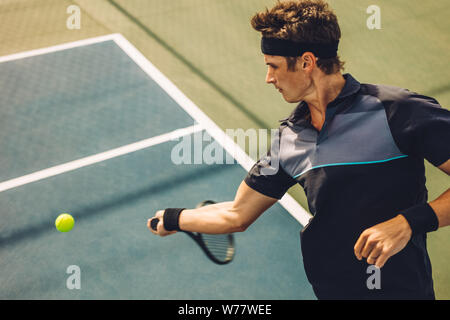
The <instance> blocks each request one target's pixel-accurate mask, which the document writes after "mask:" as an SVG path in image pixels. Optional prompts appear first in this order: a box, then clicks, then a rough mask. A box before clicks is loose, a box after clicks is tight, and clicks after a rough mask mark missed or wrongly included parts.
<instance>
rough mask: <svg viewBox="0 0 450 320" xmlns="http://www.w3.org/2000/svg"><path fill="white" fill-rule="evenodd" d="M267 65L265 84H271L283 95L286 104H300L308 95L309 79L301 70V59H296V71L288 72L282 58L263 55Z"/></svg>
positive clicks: (284, 60)
mask: <svg viewBox="0 0 450 320" xmlns="http://www.w3.org/2000/svg"><path fill="white" fill-rule="evenodd" d="M264 62H265V63H266V65H267V75H266V82H267V83H271V84H273V85H274V86H275V88H276V89H278V91H279V92H280V93H281V94H282V95H283V98H284V100H286V101H287V102H290V103H293V102H300V101H302V100H304V97H305V96H306V95H307V94H308V93H309V91H310V90H308V89H310V86H311V79H310V77H309V76H308V75H307V73H306V72H305V71H304V70H303V69H302V68H301V64H302V62H301V59H297V62H296V71H290V70H288V66H287V61H286V58H285V57H282V56H271V55H264Z"/></svg>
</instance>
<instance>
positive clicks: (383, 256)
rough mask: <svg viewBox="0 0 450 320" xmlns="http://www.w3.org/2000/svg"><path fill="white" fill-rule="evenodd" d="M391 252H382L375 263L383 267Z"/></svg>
mask: <svg viewBox="0 0 450 320" xmlns="http://www.w3.org/2000/svg"><path fill="white" fill-rule="evenodd" d="M390 257H391V256H390V254H388V253H387V252H386V253H382V254H381V255H380V256H379V257H378V259H377V261H376V262H375V263H374V264H375V265H376V266H377V267H378V268H382V267H383V266H384V264H385V263H386V261H387V260H388V259H389V258H390Z"/></svg>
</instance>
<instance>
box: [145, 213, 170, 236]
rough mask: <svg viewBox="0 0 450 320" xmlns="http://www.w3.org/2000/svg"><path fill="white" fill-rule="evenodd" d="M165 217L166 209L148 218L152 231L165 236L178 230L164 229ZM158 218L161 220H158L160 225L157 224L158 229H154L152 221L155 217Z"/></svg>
mask: <svg viewBox="0 0 450 320" xmlns="http://www.w3.org/2000/svg"><path fill="white" fill-rule="evenodd" d="M163 217H164V210H159V211H157V212H156V214H155V216H154V217H153V218H150V219H148V220H147V228H148V229H149V230H150V231H151V232H152V233H154V234H156V235H159V236H161V237H165V236H168V235H169V234H174V233H176V231H167V230H166V229H164V222H163ZM156 218H157V219H158V220H159V222H158V225H157V226H156V230H153V229H152V226H151V222H152V220H153V219H156Z"/></svg>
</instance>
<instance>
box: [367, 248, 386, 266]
mask: <svg viewBox="0 0 450 320" xmlns="http://www.w3.org/2000/svg"><path fill="white" fill-rule="evenodd" d="M382 251H383V247H382V246H381V245H376V246H375V247H374V248H373V249H372V251H371V252H370V253H369V254H368V256H367V263H368V264H375V261H377V259H378V257H379V256H380V255H381V252H382Z"/></svg>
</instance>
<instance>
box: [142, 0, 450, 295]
mask: <svg viewBox="0 0 450 320" xmlns="http://www.w3.org/2000/svg"><path fill="white" fill-rule="evenodd" d="M251 24H252V26H253V28H254V29H255V30H257V31H258V32H260V33H261V35H262V40H261V48H262V53H263V54H264V61H265V63H266V65H267V69H268V70H267V76H266V82H267V83H268V84H271V85H273V86H274V87H275V89H276V90H278V91H279V92H280V94H281V95H282V96H283V98H284V100H285V101H287V102H290V103H292V102H296V103H298V105H297V107H296V108H295V110H293V112H292V113H291V115H290V116H289V117H288V118H286V119H284V120H282V122H281V125H280V128H279V137H278V139H279V140H278V141H277V142H278V143H273V144H272V145H274V146H275V147H274V148H272V149H271V150H269V152H268V153H267V155H266V156H265V157H263V158H262V159H260V160H259V161H257V162H256V164H255V165H254V166H253V168H252V169H251V170H250V172H249V173H248V175H247V176H246V177H245V179H244V181H243V182H242V183H241V185H240V186H239V188H238V190H237V193H236V197H235V199H234V201H230V202H224V203H218V204H215V205H211V206H207V207H203V208H199V209H194V210H187V209H186V210H183V209H181V208H179V209H177V208H170V209H168V210H164V211H163V210H161V211H158V212H157V213H156V215H155V217H157V218H159V219H160V222H159V224H158V228H157V231H152V232H154V233H155V234H158V235H160V236H165V235H168V234H172V233H174V232H176V231H177V230H187V231H196V232H203V233H229V232H241V231H244V230H246V229H247V228H248V227H249V226H250V225H251V224H252V223H253V222H254V221H255V220H256V219H257V218H258V217H259V216H260V215H261V214H262V213H263V212H264V211H265V210H267V209H268V208H269V207H270V206H272V205H273V204H274V203H275V202H276V201H277V200H278V199H280V198H281V197H282V196H283V195H284V194H285V193H286V192H287V190H288V189H289V188H290V187H291V186H293V185H294V184H296V183H299V184H300V185H301V186H302V187H303V188H304V190H305V193H306V196H307V199H308V205H309V210H310V212H311V213H312V215H313V218H312V219H311V221H310V222H309V224H308V225H307V226H305V228H304V229H303V230H302V231H301V233H300V235H301V249H302V256H303V262H304V267H305V271H306V274H307V277H308V279H309V281H310V283H311V285H312V287H313V290H314V292H315V294H316V296H317V297H318V298H319V299H434V298H435V294H434V289H433V279H432V273H431V263H430V259H429V256H428V252H427V246H426V239H427V233H428V232H431V231H435V230H437V229H438V228H439V227H444V226H447V225H449V224H450V189H448V190H447V191H446V192H444V193H443V194H442V195H441V196H440V197H438V198H437V199H435V200H434V201H431V202H428V199H427V189H426V187H425V169H424V159H427V160H428V161H429V162H430V163H432V164H433V165H434V166H437V167H438V168H440V169H441V170H442V171H444V172H445V173H447V174H450V160H449V158H450V143H449V141H450V112H449V111H448V110H446V109H443V108H441V107H440V105H439V104H438V102H437V101H436V100H435V99H433V98H430V97H426V96H423V95H420V94H417V93H414V92H410V91H408V90H406V89H401V88H396V87H392V86H385V85H373V84H362V83H360V82H358V81H357V80H356V79H355V78H354V77H352V76H351V75H350V74H342V66H343V63H342V61H341V60H340V58H339V56H338V46H339V40H340V37H341V32H340V28H339V25H338V20H337V17H336V15H335V14H334V13H333V11H332V10H331V9H330V8H329V7H328V5H327V4H326V3H325V2H324V1H311V0H304V1H281V2H277V4H276V5H275V6H274V7H273V8H271V9H267V10H266V11H263V12H260V13H258V14H256V15H255V16H254V17H253V18H252V20H251ZM276 146H279V147H276ZM275 164H279V165H275ZM151 220H152V219H149V227H150V221H151ZM150 230H151V229H150ZM371 265H375V266H377V267H378V268H381V269H377V270H378V271H379V275H380V279H381V283H380V284H379V285H378V286H377V287H375V288H374V287H371V286H368V285H367V279H368V276H369V275H368V268H369V267H370V266H371Z"/></svg>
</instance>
